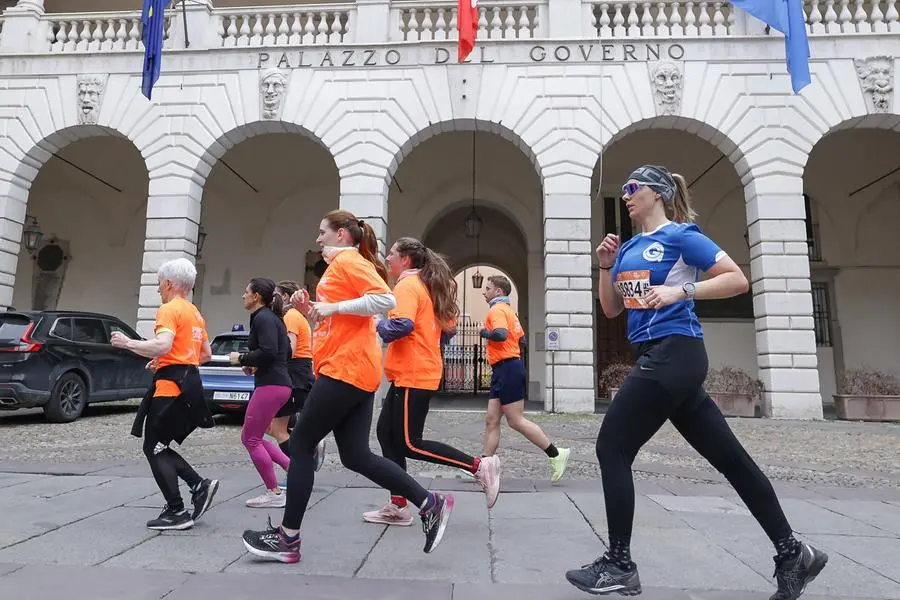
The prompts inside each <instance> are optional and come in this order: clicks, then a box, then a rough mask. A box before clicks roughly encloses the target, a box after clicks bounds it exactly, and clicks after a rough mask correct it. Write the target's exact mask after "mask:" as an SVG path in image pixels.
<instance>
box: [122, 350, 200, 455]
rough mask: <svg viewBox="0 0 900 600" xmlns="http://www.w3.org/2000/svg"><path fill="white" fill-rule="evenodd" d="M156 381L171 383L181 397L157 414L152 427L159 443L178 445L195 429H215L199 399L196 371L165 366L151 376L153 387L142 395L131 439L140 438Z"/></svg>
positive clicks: (198, 377) (189, 366)
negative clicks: (179, 391)
mask: <svg viewBox="0 0 900 600" xmlns="http://www.w3.org/2000/svg"><path fill="white" fill-rule="evenodd" d="M160 380H165V381H172V382H175V384H177V385H178V388H179V389H180V390H181V394H180V395H179V396H178V397H177V398H175V399H174V400H173V401H172V402H170V403H169V405H168V406H167V407H166V409H165V410H163V411H161V412H159V414H158V416H157V418H156V421H155V422H154V423H153V427H154V428H155V429H156V433H157V435H158V436H159V440H160V442H162V443H163V444H168V443H170V442H172V441H173V440H174V441H176V442H178V444H179V445H180V444H181V443H183V442H184V440H185V439H186V438H187V436H189V435H190V434H191V433H192V432H193V431H194V430H195V429H196V428H198V427H200V428H203V429H209V428H210V427H213V426H214V425H215V421H213V417H212V413H211V412H210V411H209V407H208V406H207V405H206V400H205V399H204V398H203V382H202V380H201V379H200V370H199V369H198V368H197V367H195V366H194V365H168V366H165V367H161V368H160V369H158V370H157V371H156V373H155V374H154V375H153V383H151V384H150V389H148V390H147V393H146V394H144V399H143V400H141V405H140V406H139V407H138V411H137V415H135V418H134V424H133V425H132V426H131V435H133V436H135V437H141V436H142V435H143V432H144V421H145V420H146V419H147V417H148V415H149V411H150V402H153V401H154V400H153V394H154V393H155V392H156V382H157V381H160Z"/></svg>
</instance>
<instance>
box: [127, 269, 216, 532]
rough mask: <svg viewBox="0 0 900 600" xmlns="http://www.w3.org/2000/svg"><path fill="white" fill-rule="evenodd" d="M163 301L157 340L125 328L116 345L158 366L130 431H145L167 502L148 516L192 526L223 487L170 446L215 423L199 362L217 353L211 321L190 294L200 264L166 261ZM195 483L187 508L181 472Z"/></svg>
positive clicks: (172, 525) (165, 525)
mask: <svg viewBox="0 0 900 600" xmlns="http://www.w3.org/2000/svg"><path fill="white" fill-rule="evenodd" d="M158 276H159V295H160V297H161V298H162V306H160V307H159V310H158V311H157V313H156V324H155V326H154V328H153V330H154V333H155V334H156V335H155V337H154V338H153V339H152V340H133V339H131V338H128V337H126V336H125V335H123V334H122V333H120V332H115V333H113V334H112V336H111V342H112V345H113V346H115V347H117V348H125V349H126V350H131V351H132V352H134V353H135V354H138V355H139V356H143V357H146V358H149V359H151V360H150V362H149V363H148V364H147V368H148V369H150V370H151V371H153V373H154V375H153V383H152V385H151V386H150V389H149V390H147V394H146V395H145V396H144V399H143V401H142V402H141V406H140V408H139V409H138V412H137V416H136V417H135V420H134V425H133V426H132V429H131V434H132V435H133V436H135V437H141V431H142V430H143V435H144V446H143V449H144V454H145V455H146V456H147V461H148V462H149V463H150V470H151V472H152V473H153V478H154V479H155V480H156V484H157V485H158V486H159V489H160V491H161V492H162V494H163V497H164V498H165V499H166V506H165V507H164V508H163V510H162V512H161V513H160V515H159V517H158V518H156V519H153V520H151V521H148V522H147V527H148V528H149V529H155V530H168V529H178V530H182V529H190V528H191V527H193V526H194V522H195V521H196V520H197V519H199V518H200V517H201V516H203V513H205V512H206V511H207V510H209V507H210V505H211V504H212V500H213V497H214V496H215V494H216V491H217V490H218V489H219V482H218V481H216V480H215V479H204V478H203V477H201V476H200V475H198V474H197V471H195V470H194V468H193V467H191V465H190V464H188V462H187V461H186V460H185V459H184V458H183V457H182V456H181V455H180V454H178V453H177V452H175V451H174V450H172V449H171V448H170V447H169V444H171V443H172V442H173V441H175V442H178V444H179V445H181V444H183V443H184V440H185V439H186V438H187V437H188V436H189V435H190V434H191V433H192V432H193V431H194V429H196V428H197V427H203V428H209V427H212V426H213V425H214V422H213V419H212V415H211V414H210V412H209V408H208V407H207V406H206V401H205V400H204V399H203V383H202V382H201V380H200V371H199V369H198V368H197V367H198V366H199V365H200V363H205V362H208V361H209V359H210V357H211V356H212V351H211V350H210V347H209V337H208V336H207V333H206V321H205V320H204V319H203V316H202V315H201V314H200V311H199V310H197V307H196V306H194V305H193V304H192V303H191V302H190V300H188V299H187V296H188V294H190V293H191V290H192V289H193V288H194V280H195V279H196V277H197V269H196V268H195V267H194V265H193V264H192V263H191V262H190V261H189V260H187V259H185V258H178V259H175V260H172V261H169V262H166V263H164V264H163V265H162V266H161V267H160V268H159V272H158ZM179 477H180V478H181V479H183V480H184V481H185V483H187V484H188V486H189V487H190V489H191V499H192V501H193V506H194V510H193V511H192V512H190V513H189V512H188V511H187V510H185V507H184V501H183V500H182V499H181V492H180V491H179V489H178V478H179Z"/></svg>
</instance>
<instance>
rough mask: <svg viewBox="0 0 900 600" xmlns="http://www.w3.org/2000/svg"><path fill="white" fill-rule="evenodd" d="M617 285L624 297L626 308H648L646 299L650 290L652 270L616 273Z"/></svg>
mask: <svg viewBox="0 0 900 600" xmlns="http://www.w3.org/2000/svg"><path fill="white" fill-rule="evenodd" d="M616 286H617V287H618V288H619V293H620V294H622V299H623V300H624V301H625V308H632V309H634V308H637V309H642V308H643V309H646V308H649V306H647V301H646V300H645V299H644V296H646V294H647V292H648V291H649V290H650V271H649V270H641V271H625V272H624V273H619V274H617V275H616Z"/></svg>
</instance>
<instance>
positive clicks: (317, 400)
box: [281, 375, 428, 529]
mask: <svg viewBox="0 0 900 600" xmlns="http://www.w3.org/2000/svg"><path fill="white" fill-rule="evenodd" d="M374 399H375V395H374V394H373V393H372V392H367V391H365V390H361V389H359V388H357V387H354V386H352V385H350V384H348V383H344V382H343V381H338V380H337V379H332V378H330V377H327V376H324V375H320V376H319V377H318V379H316V382H315V383H314V384H313V386H312V389H311V390H310V391H309V395H308V396H307V398H306V404H305V406H304V407H303V411H302V412H301V413H300V416H299V417H298V419H297V424H296V425H295V426H294V430H293V431H292V432H291V467H290V470H289V471H288V488H287V505H286V506H285V509H284V518H283V519H282V521H281V524H282V527H284V528H286V529H300V525H301V524H302V523H303V516H304V514H305V513H306V507H307V505H308V504H309V497H310V495H311V494H312V489H313V481H314V479H315V462H314V460H313V453H314V452H315V450H316V445H317V444H318V443H319V442H320V441H321V440H323V439H324V438H325V436H326V435H328V433H329V432H334V441H335V442H336V443H337V447H338V452H339V454H340V457H341V463H342V464H343V465H344V466H345V467H347V468H348V469H350V470H351V471H354V472H356V473H359V474H360V475H363V476H364V477H366V478H367V479H369V480H371V481H373V482H375V483H377V484H378V485H379V486H381V487H383V488H385V489H388V490H396V491H397V493H398V494H399V495H402V496H403V497H405V498H408V499H409V500H410V501H412V502H413V503H415V505H416V506H422V505H423V504H424V503H425V500H426V499H427V498H428V491H427V490H426V489H425V488H423V487H422V486H421V485H419V483H418V482H417V481H416V480H415V479H413V478H412V477H410V476H409V475H408V474H407V473H406V472H405V471H404V470H403V469H401V468H400V467H398V466H397V465H396V464H394V463H393V462H391V461H390V460H388V459H386V458H384V457H382V456H377V455H375V454H373V453H372V450H371V449H370V448H369V431H370V429H371V427H372V410H373V402H374Z"/></svg>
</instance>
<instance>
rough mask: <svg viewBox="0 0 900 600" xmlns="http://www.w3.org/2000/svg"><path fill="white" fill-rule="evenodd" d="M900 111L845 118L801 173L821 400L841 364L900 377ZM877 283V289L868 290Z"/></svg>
mask: <svg viewBox="0 0 900 600" xmlns="http://www.w3.org/2000/svg"><path fill="white" fill-rule="evenodd" d="M897 156H900V115H871V116H869V117H867V118H862V119H849V120H847V121H845V122H843V123H841V124H840V125H838V126H836V127H834V128H832V130H831V131H830V132H829V133H828V134H826V135H825V136H823V137H822V138H821V139H820V140H819V141H818V142H817V143H816V145H815V146H814V147H813V149H812V151H811V152H810V154H809V158H808V160H807V162H806V168H805V170H804V174H803V188H804V189H803V191H804V194H805V197H806V199H807V205H808V212H809V214H808V216H807V221H806V230H805V232H804V234H805V237H806V239H807V247H808V255H809V260H810V279H811V284H810V285H811V290H812V308H813V311H812V318H813V329H814V332H815V340H816V347H817V361H818V365H819V384H820V387H821V390H822V400H823V403H824V404H826V405H829V404H833V402H834V399H833V396H834V394H835V393H839V390H838V382H839V380H840V374H841V372H842V371H843V370H844V369H845V368H852V369H859V368H862V369H865V370H869V371H871V372H873V374H874V373H875V372H883V373H889V374H893V375H894V376H900V369H898V368H897V364H898V362H900V353H898V352H897V349H896V344H893V343H892V342H891V340H893V339H894V338H895V337H896V336H895V335H894V334H898V333H900V328H898V325H897V319H896V318H895V316H894V315H895V312H896V309H895V305H896V302H894V301H893V298H895V297H896V295H897V294H898V293H900V242H898V238H897V236H896V233H895V229H896V226H895V224H896V223H897V222H898V220H900V167H898V164H897ZM873 290H877V293H872V292H873Z"/></svg>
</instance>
